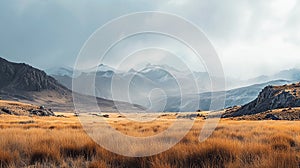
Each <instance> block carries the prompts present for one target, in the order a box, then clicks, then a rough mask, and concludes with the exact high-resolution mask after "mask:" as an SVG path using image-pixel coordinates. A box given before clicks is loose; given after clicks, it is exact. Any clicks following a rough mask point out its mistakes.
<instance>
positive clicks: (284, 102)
mask: <svg viewBox="0 0 300 168" xmlns="http://www.w3.org/2000/svg"><path fill="white" fill-rule="evenodd" d="M291 107H300V83H296V84H290V85H282V86H267V87H265V88H264V89H263V90H262V91H261V92H260V93H259V95H258V97H257V98H256V99H255V100H253V101H252V102H250V103H248V104H246V105H244V106H242V107H241V108H240V109H237V110H236V111H232V112H230V113H227V114H225V117H236V116H243V115H252V114H258V113H261V112H265V111H268V110H273V109H280V108H291Z"/></svg>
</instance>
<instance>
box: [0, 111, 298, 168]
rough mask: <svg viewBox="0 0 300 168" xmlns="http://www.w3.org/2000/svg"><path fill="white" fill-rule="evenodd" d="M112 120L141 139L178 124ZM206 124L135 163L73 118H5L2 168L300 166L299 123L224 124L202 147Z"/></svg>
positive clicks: (0, 128)
mask: <svg viewBox="0 0 300 168" xmlns="http://www.w3.org/2000/svg"><path fill="white" fill-rule="evenodd" d="M107 120H108V121H109V122H110V124H111V125H112V126H114V127H115V128H116V129H118V130H119V131H121V132H123V133H124V134H128V135H132V136H140V137H143V136H149V135H155V134H156V133H159V132H162V131H163V130H165V129H167V128H168V126H169V125H171V124H172V123H173V121H172V119H169V120H167V119H166V118H162V119H160V120H157V121H154V122H146V123H135V122H129V121H127V120H126V119H124V118H118V117H110V118H109V119H107ZM21 121H24V122H21ZM26 121H27V122H26ZM28 121H30V122H28ZM32 121H33V122H32ZM20 122H21V123H20ZM203 123H204V121H203V120H201V119H198V120H197V121H196V122H195V125H194V127H193V128H192V129H191V130H190V132H189V133H188V134H187V135H186V136H185V137H184V138H183V139H182V140H181V141H180V142H179V143H178V144H177V145H175V146H174V147H173V148H171V149H169V150H167V151H165V152H163V153H160V154H157V155H155V156H151V157H143V158H131V157H124V156H120V155H117V154H113V153H111V152H109V151H107V150H105V149H104V148H102V147H100V146H98V145H97V144H96V143H95V142H93V140H91V139H90V138H89V137H88V136H87V135H86V134H85V132H84V130H83V129H82V128H81V126H80V124H79V122H78V120H77V118H75V117H72V116H68V117H67V118H57V117H26V116H23V117H21V116H10V115H0V135H1V136H0V167H28V166H32V167H90V168H96V167H100V168H102V167H103V168H105V167H130V168H134V167H145V168H168V167H204V168H218V167H229V168H235V167H246V168H250V167H251V168H252V167H256V168H261V167H271V168H273V167H274V168H275V167H276V168H277V167H289V168H293V167H295V168H296V167H299V165H300V127H299V124H300V122H298V121H232V120H226V119H224V120H222V121H221V122H220V124H219V126H218V128H217V129H216V130H215V132H214V133H213V134H212V135H211V137H210V138H208V139H207V140H206V141H205V142H199V141H198V136H199V132H200V130H201V127H202V124H203ZM174 135H175V133H174ZM170 138H172V137H170ZM139 148H146V149H147V148H149V146H137V147H135V148H132V150H137V151H138V150H139Z"/></svg>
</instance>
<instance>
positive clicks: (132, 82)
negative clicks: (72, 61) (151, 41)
mask: <svg viewBox="0 0 300 168" xmlns="http://www.w3.org/2000/svg"><path fill="white" fill-rule="evenodd" d="M89 70H90V71H87V70H85V71H81V72H80V71H78V70H75V71H73V70H72V69H71V68H69V69H64V68H60V71H59V72H60V73H53V72H55V71H53V70H52V71H49V70H47V72H48V73H49V74H50V75H51V76H53V77H54V78H55V79H57V80H58V81H59V82H60V83H61V84H63V85H64V86H66V87H67V88H69V89H71V88H72V79H73V77H74V78H75V79H78V80H86V79H90V78H95V85H96V95H97V96H98V97H102V98H106V99H117V100H120V101H128V97H126V96H127V95H126V96H124V95H123V97H122V96H119V95H122V94H120V93H119V92H118V91H117V90H118V88H128V90H121V91H120V92H122V91H123V92H127V93H128V95H129V96H130V100H131V101H132V102H133V103H135V104H140V105H142V106H144V107H147V108H151V110H153V111H195V110H198V109H201V110H209V106H210V102H211V95H212V93H211V81H210V77H209V75H208V73H207V72H188V71H181V70H178V69H176V68H173V67H171V66H168V65H151V64H148V65H146V66H145V67H144V68H142V69H141V70H138V71H137V70H134V69H130V70H129V71H127V72H125V71H117V70H115V68H112V67H109V66H108V65H104V64H100V65H99V66H98V67H97V68H95V67H94V68H90V69H89ZM73 74H76V75H74V76H72V75H73ZM92 74H94V75H95V76H93V75H92ZM299 74H300V69H290V70H285V71H281V72H279V73H277V74H274V75H271V76H259V77H257V78H252V79H248V80H237V79H233V78H227V82H226V83H227V88H234V89H229V90H227V91H225V94H226V101H225V107H226V108H227V107H231V106H235V105H244V104H246V103H248V102H250V101H252V100H254V99H255V98H256V96H257V95H258V94H259V92H260V90H261V89H263V88H264V87H265V86H268V85H283V84H287V83H292V82H295V81H300V75H299ZM112 81H113V82H112ZM112 85H113V86H112ZM126 85H129V87H128V86H126ZM196 86H198V87H199V89H197V88H196ZM237 86H239V87H237ZM155 88H160V90H163V92H159V93H158V94H154V95H150V96H149V94H150V93H151V92H152V91H153V90H154V89H155ZM112 90H113V92H114V93H112ZM76 92H79V93H82V94H84V92H85V89H84V88H79V89H78V90H76ZM180 93H181V94H180ZM221 93H222V92H218V91H217V92H216V94H217V95H218V94H219V95H220V94H221ZM182 99H184V100H185V102H184V103H182V102H181V100H182ZM199 100H200V102H196V101H199ZM155 104H158V106H157V107H155V106H153V105H155ZM164 104H165V105H164ZM197 104H199V106H198V105H197ZM162 105H164V107H161V106H162Z"/></svg>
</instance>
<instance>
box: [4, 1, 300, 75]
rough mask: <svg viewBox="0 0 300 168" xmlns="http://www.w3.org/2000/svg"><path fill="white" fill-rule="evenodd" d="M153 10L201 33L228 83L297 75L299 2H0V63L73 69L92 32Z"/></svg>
mask: <svg viewBox="0 0 300 168" xmlns="http://www.w3.org/2000/svg"><path fill="white" fill-rule="evenodd" d="M153 10H154V11H163V12H169V13H174V14H176V15H179V16H182V17H184V18H186V19H188V20H189V21H191V22H193V23H194V24H196V25H197V26H198V27H200V28H201V29H202V30H203V31H204V33H205V34H206V35H207V37H208V38H209V40H210V41H211V42H212V43H213V45H214V47H215V48H216V51H217V53H218V55H219V57H220V59H221V62H222V65H223V68H224V72H225V74H226V75H227V76H232V77H237V78H240V77H242V78H250V77H254V76H258V75H262V74H272V73H275V72H278V71H280V70H284V69H290V68H300V1H297V0H272V1H262V0H224V1H220V0H206V1H202V0H164V1H162V0H157V1H155V0H151V1H149V0H114V1H111V0H102V1H99V0H90V1H79V0H78V1H74V0H64V1H62V0H1V1H0V56H1V57H4V58H6V59H9V60H11V61H16V62H26V63H28V64H31V65H33V66H35V67H38V68H41V69H46V68H50V67H54V66H65V65H67V66H72V65H73V64H74V62H75V60H76V57H77V54H78V53H79V50H80V49H81V47H82V45H83V43H84V42H85V41H86V40H87V39H88V37H89V36H90V35H91V34H92V33H93V32H94V31H95V30H96V29H97V28H99V27H100V26H102V25H103V24H105V23H106V22H108V21H110V20H111V19H114V18H116V17H119V16H122V15H124V14H129V13H133V12H141V11H153ZM137 41H138V43H141V42H143V40H137ZM139 54H141V53H139ZM148 54H149V53H148ZM167 60H168V59H167Z"/></svg>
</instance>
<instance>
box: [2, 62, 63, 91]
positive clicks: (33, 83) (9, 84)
mask: <svg viewBox="0 0 300 168" xmlns="http://www.w3.org/2000/svg"><path fill="white" fill-rule="evenodd" d="M0 76H1V80H0V90H5V91H9V92H14V91H42V90H57V91H60V92H65V88H64V87H63V86H61V85H60V84H59V83H58V82H57V81H56V80H55V79H54V78H52V77H50V76H48V75H47V74H46V73H45V72H43V71H41V70H38V69H36V68H33V67H31V66H29V65H26V64H24V63H12V62H9V61H7V60H5V59H3V58H0Z"/></svg>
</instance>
